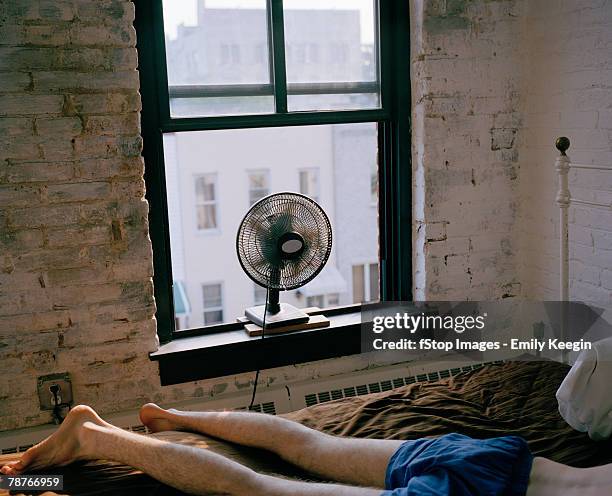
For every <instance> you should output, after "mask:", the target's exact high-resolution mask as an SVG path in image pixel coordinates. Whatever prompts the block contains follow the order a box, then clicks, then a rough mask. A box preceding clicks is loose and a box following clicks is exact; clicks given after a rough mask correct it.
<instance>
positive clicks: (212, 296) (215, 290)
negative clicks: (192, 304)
mask: <svg viewBox="0 0 612 496" xmlns="http://www.w3.org/2000/svg"><path fill="white" fill-rule="evenodd" d="M202 294H203V296H204V308H214V307H220V306H222V305H223V302H222V300H221V284H208V285H205V286H202Z"/></svg>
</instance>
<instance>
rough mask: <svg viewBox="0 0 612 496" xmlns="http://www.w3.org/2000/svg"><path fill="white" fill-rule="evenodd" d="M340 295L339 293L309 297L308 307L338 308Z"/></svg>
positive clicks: (307, 300)
mask: <svg viewBox="0 0 612 496" xmlns="http://www.w3.org/2000/svg"><path fill="white" fill-rule="evenodd" d="M339 301H340V295H339V294H338V293H330V294H328V295H317V296H308V297H307V298H306V306H307V307H319V308H326V307H335V306H338V303H339Z"/></svg>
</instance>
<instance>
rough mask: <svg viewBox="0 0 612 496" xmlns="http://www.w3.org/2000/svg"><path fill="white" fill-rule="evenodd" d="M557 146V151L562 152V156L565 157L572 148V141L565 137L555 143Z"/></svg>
mask: <svg viewBox="0 0 612 496" xmlns="http://www.w3.org/2000/svg"><path fill="white" fill-rule="evenodd" d="M555 146H556V147H557V150H559V151H560V152H561V155H563V156H565V152H566V151H567V150H568V149H569V147H570V140H569V138H566V137H565V136H561V137H560V138H557V141H555Z"/></svg>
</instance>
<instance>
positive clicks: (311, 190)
mask: <svg viewBox="0 0 612 496" xmlns="http://www.w3.org/2000/svg"><path fill="white" fill-rule="evenodd" d="M299 177H300V193H302V194H303V195H306V196H309V197H310V198H312V199H313V200H314V201H316V202H318V201H319V169H314V168H313V169H302V170H300V172H299Z"/></svg>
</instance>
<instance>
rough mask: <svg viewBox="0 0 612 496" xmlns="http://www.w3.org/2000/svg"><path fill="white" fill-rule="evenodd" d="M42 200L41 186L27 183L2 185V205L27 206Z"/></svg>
mask: <svg viewBox="0 0 612 496" xmlns="http://www.w3.org/2000/svg"><path fill="white" fill-rule="evenodd" d="M39 202H40V188H38V187H35V186H26V185H8V186H2V185H0V205H2V206H3V207H8V206H15V207H20V206H25V205H31V204H36V203H39Z"/></svg>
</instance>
